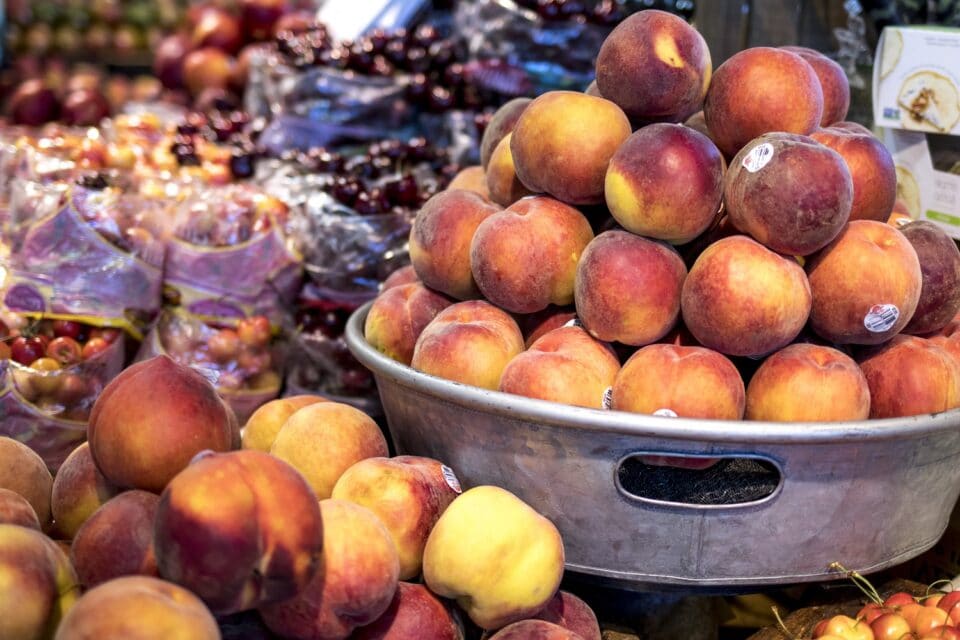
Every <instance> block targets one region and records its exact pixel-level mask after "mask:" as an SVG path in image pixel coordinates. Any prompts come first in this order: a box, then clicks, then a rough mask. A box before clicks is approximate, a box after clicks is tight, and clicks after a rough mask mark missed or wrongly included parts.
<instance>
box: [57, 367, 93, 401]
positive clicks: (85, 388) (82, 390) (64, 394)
mask: <svg viewBox="0 0 960 640" xmlns="http://www.w3.org/2000/svg"><path fill="white" fill-rule="evenodd" d="M92 382H93V381H91V383H92ZM91 383H88V382H87V378H85V377H84V376H82V375H79V374H76V373H71V374H68V375H65V376H63V379H62V380H61V381H60V390H59V392H58V393H57V400H58V401H59V402H60V403H61V404H63V405H64V406H67V407H69V406H72V405H75V404H77V403H79V402H80V401H81V400H83V399H84V398H87V397H88V396H90V395H91V394H92V391H93V389H92V387H93V385H92V384H91Z"/></svg>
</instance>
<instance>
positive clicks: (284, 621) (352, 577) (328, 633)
mask: <svg viewBox="0 0 960 640" xmlns="http://www.w3.org/2000/svg"><path fill="white" fill-rule="evenodd" d="M320 514H321V518H322V519H323V544H322V547H323V552H322V555H321V557H320V566H319V568H318V570H317V573H316V575H315V576H314V578H313V580H311V581H310V583H309V584H308V585H307V587H306V589H304V590H303V591H301V592H300V593H299V594H297V595H296V596H295V597H294V598H292V599H289V600H285V601H283V602H277V603H273V604H267V605H264V606H262V607H261V608H260V614H261V616H262V617H263V621H264V622H265V623H266V625H267V627H268V628H269V629H270V630H271V631H273V632H274V633H277V634H280V635H282V636H284V637H285V638H294V639H297V640H314V639H322V640H345V639H346V638H348V637H350V634H351V633H353V631H354V629H356V628H357V627H362V626H364V625H367V624H370V623H371V622H373V621H374V620H376V619H377V618H379V617H380V616H381V615H383V613H384V612H385V611H386V610H387V608H388V607H389V606H390V603H391V602H392V601H393V595H394V593H395V592H396V590H397V584H398V575H399V573H400V561H399V559H398V557H397V550H396V547H394V545H393V540H392V539H391V537H390V533H389V532H388V531H387V529H386V528H385V527H384V526H383V523H381V522H380V520H379V519H377V516H376V515H374V514H373V512H372V511H370V510H369V509H367V508H365V507H361V506H360V505H357V504H353V503H352V502H347V501H345V500H333V499H328V500H321V501H320Z"/></svg>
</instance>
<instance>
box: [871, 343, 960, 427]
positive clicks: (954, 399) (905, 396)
mask: <svg viewBox="0 0 960 640" xmlns="http://www.w3.org/2000/svg"><path fill="white" fill-rule="evenodd" d="M860 369H861V370H862V371H863V375H864V377H866V379H867V384H868V385H869V386H870V417H871V418H897V417H902V416H915V415H920V414H924V413H938V412H941V411H949V410H950V409H956V408H957V407H960V360H957V359H956V358H955V357H954V356H953V355H952V354H951V353H950V352H948V351H947V350H946V349H944V348H943V347H941V346H939V345H937V344H934V343H932V342H930V341H929V340H925V339H923V338H918V337H916V336H907V335H901V336H895V337H894V338H893V340H891V341H890V342H888V343H887V344H885V345H882V346H879V347H875V348H873V349H870V350H868V351H867V352H865V353H864V354H863V355H862V357H861V359H860Z"/></svg>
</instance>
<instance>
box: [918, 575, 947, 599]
mask: <svg viewBox="0 0 960 640" xmlns="http://www.w3.org/2000/svg"><path fill="white" fill-rule="evenodd" d="M948 584H949V585H951V587H950V591H953V583H952V582H951V581H950V580H947V579H946V578H944V579H942V580H937V581H936V582H931V583H930V584H929V585H927V595H926V596H924V597H929V596H931V595H937V594H931V593H930V591H931V590H932V589H934V588H936V589H937V591H939V592H940V593H944V590H943V589H940V588H939V585H948ZM946 593H949V591H947V592H946Z"/></svg>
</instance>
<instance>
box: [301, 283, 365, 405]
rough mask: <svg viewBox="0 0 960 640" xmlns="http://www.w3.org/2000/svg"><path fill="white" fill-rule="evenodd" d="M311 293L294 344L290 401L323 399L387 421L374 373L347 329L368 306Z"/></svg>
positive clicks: (319, 293) (310, 289) (349, 299)
mask: <svg viewBox="0 0 960 640" xmlns="http://www.w3.org/2000/svg"><path fill="white" fill-rule="evenodd" d="M323 295H324V294H322V293H321V292H320V291H317V290H316V289H314V288H310V287H308V288H307V291H306V293H305V295H304V298H303V299H302V300H301V303H302V304H303V305H304V306H303V307H302V308H301V311H300V313H299V318H298V319H299V324H300V326H299V327H298V328H297V331H296V332H295V333H294V334H293V336H292V338H291V341H290V352H289V353H290V357H289V359H288V361H287V375H286V379H285V385H284V395H287V396H293V395H300V394H320V395H322V396H324V397H326V398H330V399H331V400H336V401H337V402H345V403H347V404H350V405H353V406H355V407H357V408H358V409H360V410H362V411H364V412H365V413H367V415H371V416H374V417H377V416H381V415H383V408H382V407H381V406H380V400H379V396H378V394H377V389H376V385H375V383H374V380H373V376H372V375H371V374H370V372H369V371H368V370H367V369H366V368H365V367H364V366H363V365H362V364H360V363H359V362H358V361H357V360H356V358H354V357H353V355H352V354H351V353H350V350H349V349H348V348H347V345H346V342H345V341H344V339H343V328H344V326H345V325H346V322H347V319H348V318H349V316H350V314H351V313H353V311H355V310H356V308H357V307H358V306H359V305H360V304H361V303H362V300H359V299H357V298H351V297H348V296H339V297H330V296H329V294H327V295H326V296H325V297H320V296H323Z"/></svg>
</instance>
